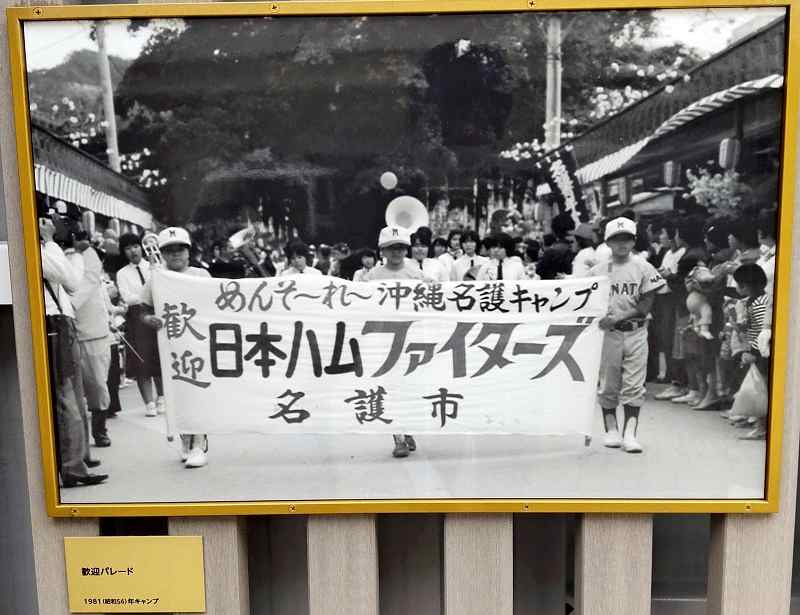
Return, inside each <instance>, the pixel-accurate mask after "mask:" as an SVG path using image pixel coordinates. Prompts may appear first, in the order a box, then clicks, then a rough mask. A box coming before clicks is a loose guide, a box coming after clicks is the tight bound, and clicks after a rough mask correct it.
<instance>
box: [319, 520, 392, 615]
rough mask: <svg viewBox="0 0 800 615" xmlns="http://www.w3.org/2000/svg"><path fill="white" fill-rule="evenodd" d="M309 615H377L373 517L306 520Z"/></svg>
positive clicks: (376, 564)
mask: <svg viewBox="0 0 800 615" xmlns="http://www.w3.org/2000/svg"><path fill="white" fill-rule="evenodd" d="M307 540H308V594H309V600H308V601H309V613H310V615H377V614H378V545H377V542H378V541H377V533H376V527H375V516H374V515H348V516H321V517H310V518H309V519H308V534H307Z"/></svg>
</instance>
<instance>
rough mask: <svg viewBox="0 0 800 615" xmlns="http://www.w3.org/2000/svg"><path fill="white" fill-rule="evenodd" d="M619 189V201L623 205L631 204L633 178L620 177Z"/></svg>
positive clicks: (618, 181)
mask: <svg viewBox="0 0 800 615" xmlns="http://www.w3.org/2000/svg"><path fill="white" fill-rule="evenodd" d="M617 190H618V195H619V202H620V204H621V205H625V206H628V205H630V204H631V198H632V197H633V195H632V194H631V180H630V178H629V177H620V178H619V179H617Z"/></svg>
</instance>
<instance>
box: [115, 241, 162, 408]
mask: <svg viewBox="0 0 800 615" xmlns="http://www.w3.org/2000/svg"><path fill="white" fill-rule="evenodd" d="M119 248H120V251H121V252H122V254H123V255H124V256H125V258H126V259H127V261H128V264H127V265H125V266H124V267H123V268H122V269H120V270H119V271H118V272H117V288H118V289H119V295H120V297H121V298H122V301H123V302H124V303H125V305H127V306H128V313H127V316H126V318H125V332H126V333H127V335H126V337H127V339H128V342H129V344H130V347H127V348H126V352H125V372H126V375H127V376H129V377H131V378H135V379H136V385H137V386H138V387H139V393H140V394H141V396H142V400H143V401H144V405H145V416H156V415H157V414H162V413H163V412H164V387H163V385H162V381H161V362H160V358H159V356H158V342H157V340H156V335H155V333H154V332H153V330H152V329H150V328H148V327H146V326H144V325H143V323H142V310H143V309H144V306H143V305H142V291H143V290H144V287H145V284H146V283H147V282H148V280H149V279H150V263H149V261H147V259H145V258H143V252H142V243H141V240H140V239H139V237H138V236H137V235H134V234H133V233H126V234H125V235H123V236H122V237H120V238H119ZM154 385H155V395H154V394H153V386H154Z"/></svg>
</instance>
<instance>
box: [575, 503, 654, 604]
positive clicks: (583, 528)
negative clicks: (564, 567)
mask: <svg viewBox="0 0 800 615" xmlns="http://www.w3.org/2000/svg"><path fill="white" fill-rule="evenodd" d="M576 539H577V544H576V553H575V600H576V611H577V613H580V615H646V614H647V613H649V612H650V588H651V577H652V571H653V562H652V559H653V518H652V516H650V515H599V514H598V515H583V516H582V517H581V518H580V520H579V521H578V532H577V537H576Z"/></svg>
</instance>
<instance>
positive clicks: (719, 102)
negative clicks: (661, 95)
mask: <svg viewBox="0 0 800 615" xmlns="http://www.w3.org/2000/svg"><path fill="white" fill-rule="evenodd" d="M782 87H783V75H770V76H769V77H764V78H763V79H756V80H754V81H745V82H744V83H740V84H739V85H735V86H733V87H732V88H728V89H727V90H721V91H719V92H714V93H713V94H709V95H708V96H706V97H705V98H701V99H700V100H698V101H696V102H693V103H692V104H691V105H689V106H688V107H686V108H685V109H681V110H680V111H678V112H677V113H676V114H675V115H673V116H672V117H671V118H669V119H668V120H667V121H666V122H664V123H663V124H661V126H660V127H659V128H658V130H656V131H655V132H654V133H653V136H652V138H653V139H658V138H659V137H663V136H664V135H665V134H667V133H668V132H670V131H672V130H675V129H676V128H679V127H680V126H683V125H684V124H688V123H689V122H691V121H692V120H695V119H697V118H698V117H700V116H703V115H705V114H706V113H711V112H712V111H715V110H717V109H721V108H722V107H724V106H725V105H728V104H730V103H732V102H734V101H735V100H739V99H740V98H744V97H745V96H750V95H751V94H756V93H758V92H760V91H761V90H768V89H772V90H779V89H780V88H782Z"/></svg>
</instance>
